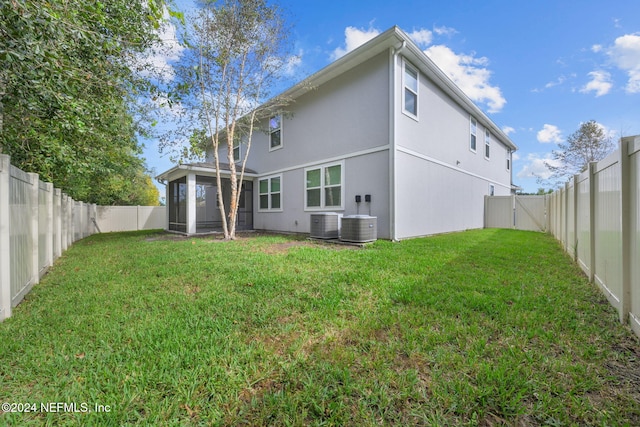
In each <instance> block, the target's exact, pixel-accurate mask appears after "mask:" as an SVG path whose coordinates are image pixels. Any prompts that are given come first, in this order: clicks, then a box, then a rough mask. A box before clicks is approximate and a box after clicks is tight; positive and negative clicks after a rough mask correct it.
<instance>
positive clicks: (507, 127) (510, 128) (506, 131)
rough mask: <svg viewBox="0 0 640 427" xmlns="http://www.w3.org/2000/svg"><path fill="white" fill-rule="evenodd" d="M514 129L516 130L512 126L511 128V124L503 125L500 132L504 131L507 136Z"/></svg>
mask: <svg viewBox="0 0 640 427" xmlns="http://www.w3.org/2000/svg"><path fill="white" fill-rule="evenodd" d="M515 131H516V130H515V129H514V128H512V127H511V126H504V127H503V128H502V132H504V133H505V135H507V136H508V135H509V134H512V133H514V132H515Z"/></svg>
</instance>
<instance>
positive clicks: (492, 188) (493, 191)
mask: <svg viewBox="0 0 640 427" xmlns="http://www.w3.org/2000/svg"><path fill="white" fill-rule="evenodd" d="M489 195H490V196H495V195H496V186H495V185H493V184H489Z"/></svg>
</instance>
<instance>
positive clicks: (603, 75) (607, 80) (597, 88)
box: [580, 71, 640, 98]
mask: <svg viewBox="0 0 640 427" xmlns="http://www.w3.org/2000/svg"><path fill="white" fill-rule="evenodd" d="M588 75H589V77H591V81H590V82H589V83H587V84H586V85H584V86H583V87H582V88H581V89H580V92H582V93H589V92H595V93H596V98H597V97H599V96H602V95H606V94H608V93H609V91H610V90H611V88H612V87H613V83H611V74H609V73H608V72H606V71H592V72H590V73H589V74H588ZM639 77H640V75H639ZM638 83H640V80H639V81H638ZM639 89H640V87H639Z"/></svg>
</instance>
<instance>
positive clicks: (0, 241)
mask: <svg viewBox="0 0 640 427" xmlns="http://www.w3.org/2000/svg"><path fill="white" fill-rule="evenodd" d="M10 180H11V157H9V156H7V155H6V154H0V321H2V320H4V319H6V318H8V317H11V270H10V269H11V235H10V234H9V233H10V231H9V215H10V212H11V209H10V207H9V203H10V199H11V195H10V194H9V191H10V190H9V188H10V186H9V181H10Z"/></svg>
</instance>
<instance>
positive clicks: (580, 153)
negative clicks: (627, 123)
mask: <svg viewBox="0 0 640 427" xmlns="http://www.w3.org/2000/svg"><path fill="white" fill-rule="evenodd" d="M558 148H559V150H553V152H552V155H553V160H552V161H551V162H545V166H546V167H547V168H548V169H549V171H550V172H551V173H552V175H551V177H550V178H549V180H553V181H555V182H556V183H564V182H566V181H567V180H568V179H569V178H571V177H572V176H573V175H576V174H579V173H582V172H584V171H585V170H587V168H588V167H589V163H591V162H597V161H600V160H602V159H604V158H605V157H606V156H607V155H608V154H609V153H610V152H611V151H612V150H613V149H614V148H615V146H614V143H613V142H612V140H611V137H610V136H608V135H607V134H606V133H605V130H604V128H603V127H602V126H601V125H599V124H598V123H597V122H596V121H595V120H589V121H588V122H585V123H582V124H581V125H580V128H579V129H578V130H577V131H575V132H574V133H572V134H571V135H569V137H568V138H567V142H566V143H561V144H558Z"/></svg>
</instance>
